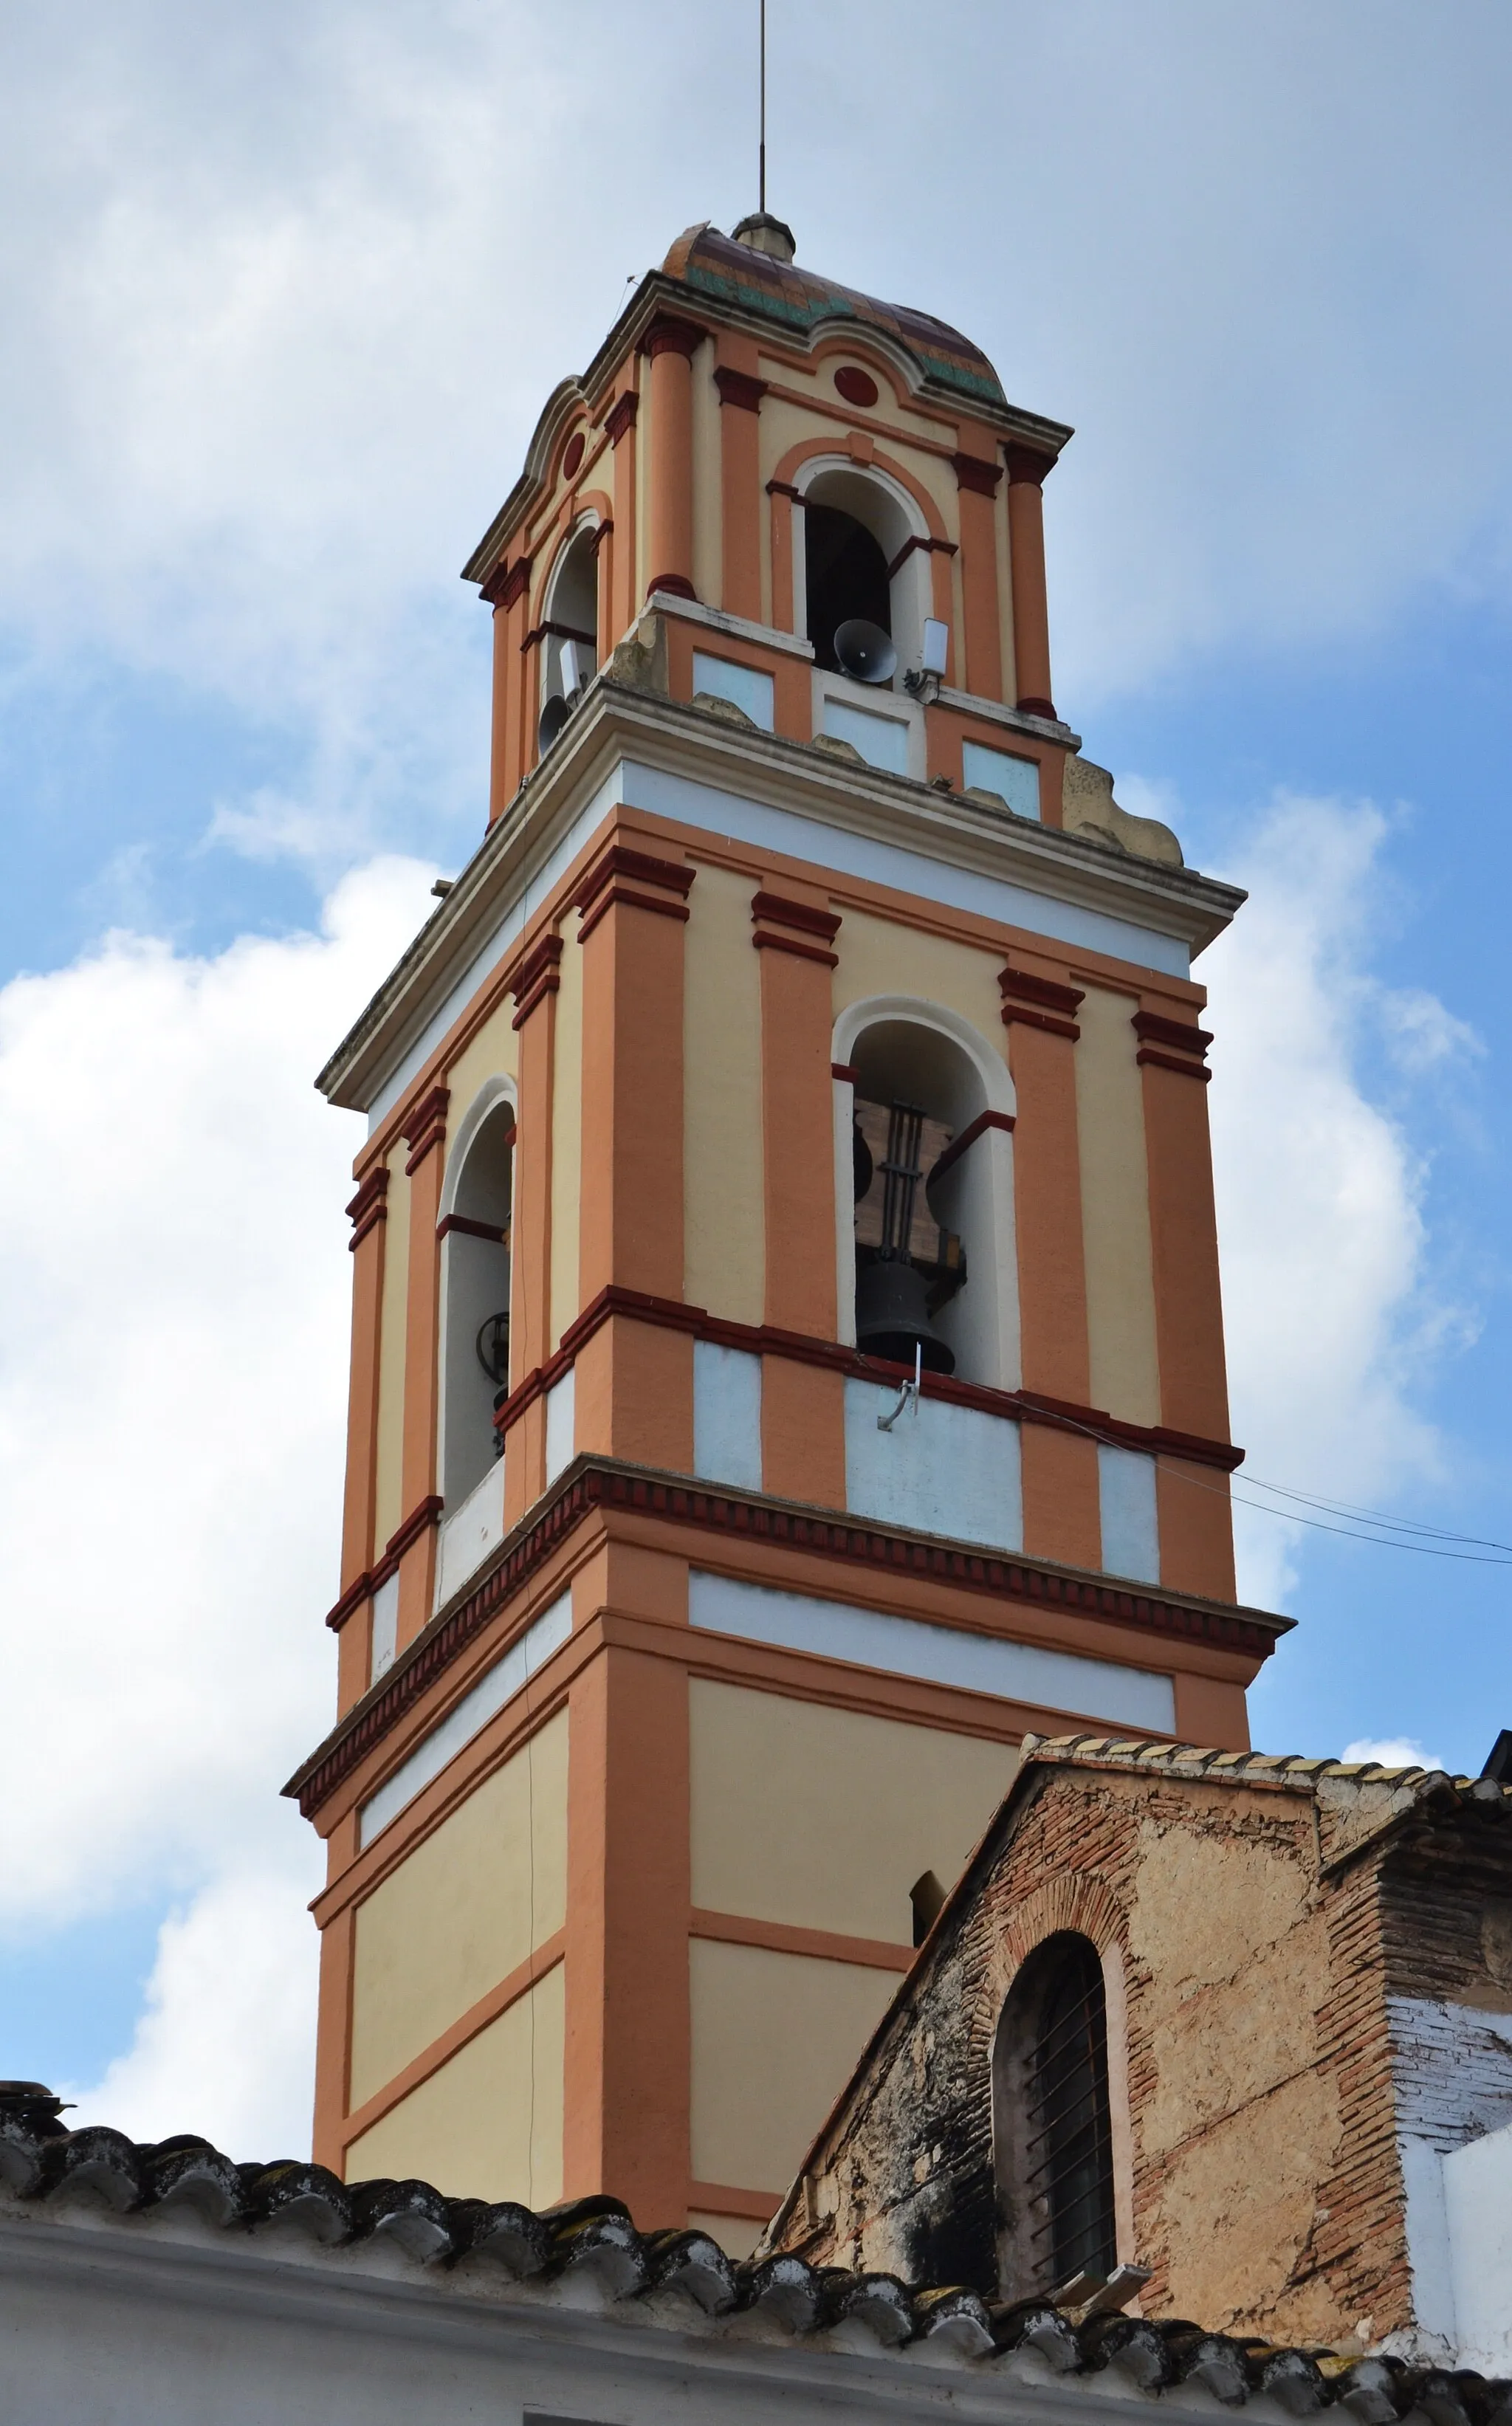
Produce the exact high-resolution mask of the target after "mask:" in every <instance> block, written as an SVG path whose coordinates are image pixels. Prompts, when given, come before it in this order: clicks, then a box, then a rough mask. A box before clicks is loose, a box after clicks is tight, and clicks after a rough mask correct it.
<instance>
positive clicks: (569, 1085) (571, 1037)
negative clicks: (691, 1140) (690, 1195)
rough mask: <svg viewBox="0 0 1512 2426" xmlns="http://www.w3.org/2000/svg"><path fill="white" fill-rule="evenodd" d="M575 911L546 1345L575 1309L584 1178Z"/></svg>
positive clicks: (554, 1082) (563, 1030) (554, 1150)
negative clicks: (579, 1218) (548, 1327)
mask: <svg viewBox="0 0 1512 2426" xmlns="http://www.w3.org/2000/svg"><path fill="white" fill-rule="evenodd" d="M580 923H581V922H580V920H579V918H578V915H577V912H576V911H575V912H574V913H573V914H572V915H571V917H569V918H568V919H566V920H565V922H564V923H563V926H562V930H561V941H562V953H561V967H560V970H559V975H560V977H561V986H560V988H559V990H558V994H557V1028H556V1043H555V1047H554V1050H553V1056H552V1075H551V1345H552V1347H553V1349H555V1348H557V1347H559V1346H560V1345H561V1334H562V1333H563V1332H564V1331H565V1330H566V1328H567V1325H568V1324H569V1323H570V1322H571V1321H572V1320H573V1318H574V1317H575V1315H576V1314H577V1309H578V1304H579V1302H580V1300H581V1296H582V1283H581V1277H580V1274H579V1272H578V1268H577V1208H578V1204H579V1202H580V1200H581V1196H582V1181H583V956H582V952H581V949H580V948H579V946H578V942H577V929H578V926H579V924H580Z"/></svg>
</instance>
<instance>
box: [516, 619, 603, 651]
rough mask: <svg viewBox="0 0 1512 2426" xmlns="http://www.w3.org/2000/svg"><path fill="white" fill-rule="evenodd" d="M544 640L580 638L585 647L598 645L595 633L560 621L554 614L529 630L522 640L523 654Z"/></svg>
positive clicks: (594, 647) (521, 648)
mask: <svg viewBox="0 0 1512 2426" xmlns="http://www.w3.org/2000/svg"><path fill="white" fill-rule="evenodd" d="M542 640H580V641H581V642H582V644H583V646H584V648H585V649H596V648H597V646H598V639H597V635H596V634H595V633H593V632H580V631H579V630H578V628H577V624H576V623H558V622H557V620H556V618H555V616H553V615H547V616H546V617H545V621H544V622H542V623H537V624H535V625H534V626H533V628H532V629H531V630H530V631H528V632H527V634H526V636H525V638H524V639H523V640H522V641H521V642H520V655H521V656H522V657H523V656H524V655H526V654H527V652H528V650H530V649H533V648H536V647H537V646H538V645H539V644H540V642H541V641H542Z"/></svg>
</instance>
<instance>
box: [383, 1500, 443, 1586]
mask: <svg viewBox="0 0 1512 2426" xmlns="http://www.w3.org/2000/svg"><path fill="white" fill-rule="evenodd" d="M446 1504H447V1503H446V1501H445V1500H444V1499H443V1498H442V1496H441V1495H440V1493H439V1492H437V1491H432V1492H431V1495H430V1496H429V1497H428V1498H425V1499H422V1500H421V1501H420V1502H419V1503H418V1505H417V1506H415V1507H414V1508H412V1509H411V1511H410V1512H409V1514H408V1515H407V1516H406V1517H405V1519H404V1522H403V1524H402V1525H401V1526H400V1527H399V1528H398V1532H397V1533H391V1534H390V1535H389V1537H388V1540H387V1541H386V1542H385V1543H384V1545H383V1560H384V1563H385V1564H386V1563H387V1561H389V1560H390V1559H396V1560H397V1559H402V1558H403V1556H404V1553H405V1551H406V1550H407V1549H408V1548H409V1546H410V1544H411V1543H412V1542H417V1541H418V1540H419V1538H420V1536H421V1534H422V1533H423V1532H425V1531H426V1529H427V1528H428V1527H430V1526H431V1525H433V1524H434V1523H435V1521H436V1518H437V1517H438V1516H439V1515H440V1513H441V1511H442V1510H443V1508H444V1507H445V1506H446ZM374 1574H375V1576H376V1574H377V1569H376V1568H375V1569H374Z"/></svg>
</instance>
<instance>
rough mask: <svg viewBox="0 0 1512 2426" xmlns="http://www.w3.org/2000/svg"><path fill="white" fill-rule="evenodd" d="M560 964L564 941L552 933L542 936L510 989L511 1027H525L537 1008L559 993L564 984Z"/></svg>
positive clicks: (527, 955) (516, 975) (519, 968)
mask: <svg viewBox="0 0 1512 2426" xmlns="http://www.w3.org/2000/svg"><path fill="white" fill-rule="evenodd" d="M560 963H561V936H560V935H553V934H551V933H549V932H548V933H546V934H545V935H543V936H542V938H541V940H540V942H539V943H538V944H536V945H535V946H533V947H532V949H531V950H530V951H528V953H527V954H526V957H525V959H524V960H523V961H522V962H520V965H519V967H518V969H517V970H516V971H515V975H514V983H513V986H512V989H511V991H512V994H513V996H514V1016H513V1018H512V1020H511V1022H510V1026H511V1027H524V1026H525V1023H526V1021H527V1020H528V1018H529V1016H530V1013H531V1012H532V1011H534V1010H535V1008H536V1006H537V1004H538V1003H543V1002H545V998H546V996H547V995H548V994H555V993H556V992H557V991H558V989H559V987H560V986H561V976H560V974H559V969H560Z"/></svg>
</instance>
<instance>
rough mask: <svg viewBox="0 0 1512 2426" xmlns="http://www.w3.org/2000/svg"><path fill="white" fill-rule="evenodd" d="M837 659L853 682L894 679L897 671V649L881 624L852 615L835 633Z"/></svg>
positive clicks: (841, 669) (842, 671)
mask: <svg viewBox="0 0 1512 2426" xmlns="http://www.w3.org/2000/svg"><path fill="white" fill-rule="evenodd" d="M835 662H836V664H837V666H838V667H839V670H840V671H841V673H842V674H849V675H850V677H851V679H852V681H853V682H864V683H885V682H891V680H892V678H893V675H894V674H895V673H896V671H897V670H898V652H897V650H896V649H895V648H894V646H893V644H892V641H891V639H889V637H888V635H887V634H886V632H885V631H884V630H883V628H882V625H881V624H880V623H868V622H867V620H866V618H865V616H864V615H853V616H852V617H851V619H850V621H849V623H842V624H841V625H840V627H839V630H838V631H837V633H836V635H835Z"/></svg>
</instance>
